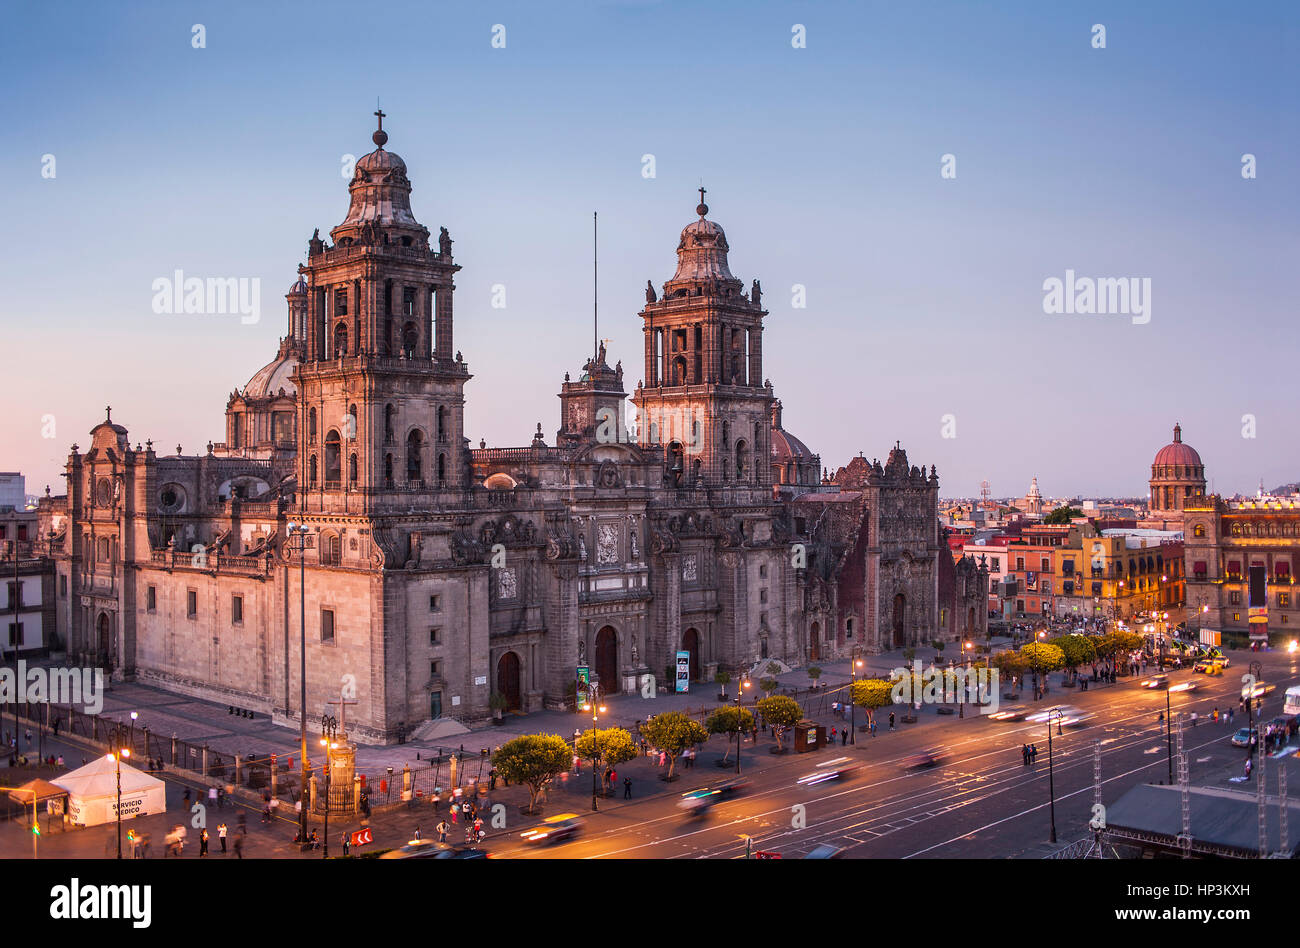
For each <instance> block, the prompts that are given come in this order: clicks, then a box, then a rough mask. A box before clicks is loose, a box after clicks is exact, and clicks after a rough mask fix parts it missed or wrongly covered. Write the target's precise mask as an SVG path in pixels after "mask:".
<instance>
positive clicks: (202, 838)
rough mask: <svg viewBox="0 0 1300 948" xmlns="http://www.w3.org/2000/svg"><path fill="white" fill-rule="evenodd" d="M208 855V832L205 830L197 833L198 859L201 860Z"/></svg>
mask: <svg viewBox="0 0 1300 948" xmlns="http://www.w3.org/2000/svg"><path fill="white" fill-rule="evenodd" d="M207 854H208V831H207V830H206V829H203V830H200V831H199V857H200V858H202V857H203V856H206V855H207Z"/></svg>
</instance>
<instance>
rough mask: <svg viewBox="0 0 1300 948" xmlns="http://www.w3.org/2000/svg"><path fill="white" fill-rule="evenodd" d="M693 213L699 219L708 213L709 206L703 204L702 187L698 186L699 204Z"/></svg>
mask: <svg viewBox="0 0 1300 948" xmlns="http://www.w3.org/2000/svg"><path fill="white" fill-rule="evenodd" d="M695 213H696V214H699V215H700V217H703V216H704V215H705V214H707V213H709V205H707V204H705V203H704V185H700V204H699V206H698V207H697V208H695Z"/></svg>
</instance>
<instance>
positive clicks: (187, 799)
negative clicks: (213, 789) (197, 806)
mask: <svg viewBox="0 0 1300 948" xmlns="http://www.w3.org/2000/svg"><path fill="white" fill-rule="evenodd" d="M184 804H185V809H186V810H188V809H189V808H190V788H189V787H186V788H185V798H184Z"/></svg>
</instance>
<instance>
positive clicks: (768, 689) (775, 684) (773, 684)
mask: <svg viewBox="0 0 1300 948" xmlns="http://www.w3.org/2000/svg"><path fill="white" fill-rule="evenodd" d="M758 687H759V688H761V689H762V690H763V694H765V695H770V694H771V693H772V692H774V691H776V689H777V688H780V687H781V683H780V682H779V681H777V680H776V679H775V678H761V679H759V682H758Z"/></svg>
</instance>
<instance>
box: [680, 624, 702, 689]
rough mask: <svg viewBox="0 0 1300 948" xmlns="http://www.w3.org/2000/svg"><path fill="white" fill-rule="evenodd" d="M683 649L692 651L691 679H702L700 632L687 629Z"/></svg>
mask: <svg viewBox="0 0 1300 948" xmlns="http://www.w3.org/2000/svg"><path fill="white" fill-rule="evenodd" d="M682 651H683V652H690V653H691V681H699V680H700V633H699V632H698V631H696V630H695V629H687V630H686V634H685V635H683V636H682Z"/></svg>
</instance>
